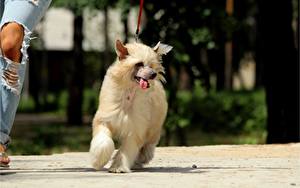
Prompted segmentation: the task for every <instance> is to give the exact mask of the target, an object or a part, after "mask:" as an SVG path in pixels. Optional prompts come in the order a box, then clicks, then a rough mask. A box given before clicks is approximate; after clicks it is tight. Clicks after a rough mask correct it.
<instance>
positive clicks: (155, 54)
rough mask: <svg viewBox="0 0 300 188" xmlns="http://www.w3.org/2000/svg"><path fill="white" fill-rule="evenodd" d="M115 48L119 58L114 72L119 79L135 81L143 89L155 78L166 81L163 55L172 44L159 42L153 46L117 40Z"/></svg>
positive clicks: (121, 80)
mask: <svg viewBox="0 0 300 188" xmlns="http://www.w3.org/2000/svg"><path fill="white" fill-rule="evenodd" d="M115 48H116V53H117V56H118V59H117V62H116V63H115V65H114V71H113V72H114V77H115V78H117V79H118V81H120V82H122V83H124V82H131V83H132V82H133V83H135V84H138V85H139V86H140V88H142V89H147V88H149V87H150V86H151V84H152V82H153V80H160V81H162V82H165V79H164V76H163V74H164V67H163V66H162V61H161V59H162V58H161V56H162V55H165V54H167V53H168V52H169V51H170V50H171V49H172V47H171V46H169V45H166V44H161V43H160V42H158V43H157V45H156V46H155V47H153V48H151V47H149V46H146V45H144V44H141V43H128V44H126V45H124V44H122V42H121V41H119V40H117V41H116V46H115Z"/></svg>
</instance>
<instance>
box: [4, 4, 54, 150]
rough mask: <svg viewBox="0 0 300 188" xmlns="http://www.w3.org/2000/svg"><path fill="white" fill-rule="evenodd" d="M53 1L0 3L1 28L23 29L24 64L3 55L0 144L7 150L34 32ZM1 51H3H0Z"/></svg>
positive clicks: (22, 59)
mask: <svg viewBox="0 0 300 188" xmlns="http://www.w3.org/2000/svg"><path fill="white" fill-rule="evenodd" d="M50 2H51V0H0V21H1V23H0V28H1V30H2V27H3V25H5V24H7V23H10V22H15V23H18V24H20V25H22V26H23V28H24V38H23V42H22V47H21V49H20V50H21V54H22V58H21V62H13V61H11V60H10V59H8V58H6V57H4V55H3V54H2V53H1V52H0V110H1V111H0V144H2V145H4V146H7V144H8V143H9V141H10V137H9V134H10V131H11V128H12V125H13V122H14V118H15V114H16V110H17V107H18V104H19V100H20V93H21V89H22V85H23V82H24V78H25V69H26V63H27V60H28V54H27V48H28V46H29V43H30V39H31V38H30V35H31V32H32V30H33V28H34V27H35V26H36V25H37V23H38V22H39V21H40V19H41V18H42V16H43V15H44V14H45V12H46V10H47V8H48V7H49V5H50ZM0 51H2V50H0Z"/></svg>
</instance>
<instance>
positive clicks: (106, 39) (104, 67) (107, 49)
mask: <svg viewBox="0 0 300 188" xmlns="http://www.w3.org/2000/svg"><path fill="white" fill-rule="evenodd" d="M108 11H109V10H108V6H105V7H104V9H103V14H104V25H103V34H104V53H103V60H102V59H100V61H101V63H102V66H101V70H100V78H101V80H103V79H104V76H105V73H106V70H107V68H108V66H109V64H110V54H109V52H110V45H109V28H108V22H109V16H108Z"/></svg>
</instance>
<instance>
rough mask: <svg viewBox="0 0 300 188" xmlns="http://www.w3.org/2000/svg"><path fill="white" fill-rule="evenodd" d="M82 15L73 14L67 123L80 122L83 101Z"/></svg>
mask: <svg viewBox="0 0 300 188" xmlns="http://www.w3.org/2000/svg"><path fill="white" fill-rule="evenodd" d="M82 28H83V17H82V15H75V19H74V48H73V54H74V64H73V66H72V67H71V79H70V82H69V98H68V109H67V116H68V123H69V124H72V125H80V124H82V102H83V83H84V82H83V79H84V70H83V69H84V65H83V49H82V40H83V31H82Z"/></svg>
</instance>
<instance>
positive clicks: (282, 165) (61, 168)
mask: <svg viewBox="0 0 300 188" xmlns="http://www.w3.org/2000/svg"><path fill="white" fill-rule="evenodd" d="M11 159H12V162H11V167H10V168H9V169H1V170H0V188H61V187H62V188H71V187H72V188H77V187H78V188H82V187H84V188H96V187H97V188H99V187H105V188H111V187H124V188H125V187H128V188H132V187H142V188H144V187H164V188H166V187H180V188H181V187H183V188H188V187H195V188H201V187H213V188H218V187H222V188H226V187H237V188H247V187H249V188H254V187H272V188H276V187H278V188H285V187H291V188H293V187H300V143H298V144H286V145H234V146H232V145H219V146H201V147H161V148H157V150H156V154H155V157H154V159H153V161H152V162H151V163H150V164H149V165H147V166H146V167H145V168H143V169H140V170H135V171H133V172H132V173H129V174H111V173H108V172H107V169H103V170H101V171H95V170H93V169H92V168H91V166H90V164H89V157H88V153H64V154H53V155H48V156H46V155H40V156H11ZM107 167H108V165H107V166H106V168H107Z"/></svg>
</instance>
